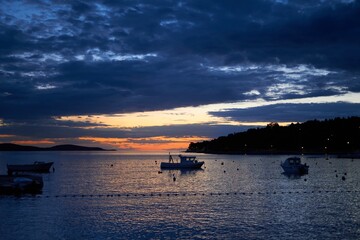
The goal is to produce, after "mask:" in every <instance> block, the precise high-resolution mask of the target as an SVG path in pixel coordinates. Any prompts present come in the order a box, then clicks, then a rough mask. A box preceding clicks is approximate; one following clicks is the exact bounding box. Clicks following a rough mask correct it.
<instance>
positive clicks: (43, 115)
mask: <svg viewBox="0 0 360 240" xmlns="http://www.w3.org/2000/svg"><path fill="white" fill-rule="evenodd" d="M359 26H360V3H359V2H358V1H350V0H349V1H345V0H338V1H335V0H333V1H330V0H329V1H320V0H319V1H308V2H306V3H304V1H280V0H278V1H275V0H274V1H271V0H252V1H230V0H225V1H208V0H199V1H157V0H153V1H139V0H138V1H105V0H104V1H100V0H99V1H67V2H64V1H55V2H51V3H49V2H46V1H22V2H13V1H3V2H2V4H1V6H0V119H5V121H9V122H11V121H13V122H17V123H20V122H22V121H24V120H30V119H36V121H38V120H39V119H43V120H44V121H45V120H46V119H51V117H52V116H61V115H78V114H109V113H127V112H134V111H148V110H161V109H170V108H174V107H181V106H196V105H202V104H209V103H219V102H233V101H239V100H247V99H254V98H263V99H267V100H271V99H286V98H299V97H310V96H330V95H334V94H339V93H344V92H347V91H353V92H359V90H360V81H359V77H358V75H359V74H358V73H359V70H358V66H359V64H360V45H359V42H360V31H359ZM293 107H294V106H293ZM296 107H299V108H300V109H301V106H296ZM331 107H333V114H334V116H339V115H342V114H343V112H342V111H343V108H341V107H342V106H340V105H336V104H334V105H332V106H331ZM264 108H266V107H264ZM244 111H245V110H244ZM247 111H248V112H247V113H248V114H249V115H253V116H254V119H255V118H256V116H257V115H259V116H262V115H263V114H260V113H259V112H258V111H257V109H255V110H252V109H249V110H247ZM230 113H231V114H234V118H237V116H238V115H237V114H238V112H227V113H226V114H227V116H229V117H231V116H230ZM250 113H251V114H250ZM306 113H307V114H309V115H307V116H305V115H304V116H303V117H302V116H298V117H299V118H301V119H302V118H305V119H308V118H312V116H313V114H312V113H311V112H306ZM254 119H253V120H254ZM258 120H259V119H257V120H256V121H258ZM296 120H297V121H299V120H298V119H296ZM49 124H50V123H49ZM51 124H54V123H51ZM24 131H25V130H24Z"/></svg>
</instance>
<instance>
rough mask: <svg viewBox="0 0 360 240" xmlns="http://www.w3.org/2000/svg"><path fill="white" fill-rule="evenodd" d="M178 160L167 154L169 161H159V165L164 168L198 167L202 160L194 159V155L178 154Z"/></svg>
mask: <svg viewBox="0 0 360 240" xmlns="http://www.w3.org/2000/svg"><path fill="white" fill-rule="evenodd" d="M178 157H179V159H180V161H174V159H173V157H172V156H171V155H170V154H169V162H161V164H160V167H161V168H165V169H200V168H201V166H202V165H203V164H204V162H203V161H201V162H200V161H198V160H196V156H183V155H181V154H180V155H178Z"/></svg>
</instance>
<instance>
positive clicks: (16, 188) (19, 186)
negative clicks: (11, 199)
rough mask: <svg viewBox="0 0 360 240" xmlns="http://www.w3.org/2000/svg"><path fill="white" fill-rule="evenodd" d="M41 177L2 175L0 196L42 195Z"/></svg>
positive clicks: (0, 178)
mask: <svg viewBox="0 0 360 240" xmlns="http://www.w3.org/2000/svg"><path fill="white" fill-rule="evenodd" d="M43 185H44V184H43V179H42V177H41V176H34V175H14V176H9V175H0V194H23V193H31V194H36V193H40V192H41V190H42V188H43Z"/></svg>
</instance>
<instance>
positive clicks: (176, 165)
mask: <svg viewBox="0 0 360 240" xmlns="http://www.w3.org/2000/svg"><path fill="white" fill-rule="evenodd" d="M203 164H204V162H196V163H168V162H162V163H161V164H160V167H161V168H163V169H200V168H201V167H202V165H203Z"/></svg>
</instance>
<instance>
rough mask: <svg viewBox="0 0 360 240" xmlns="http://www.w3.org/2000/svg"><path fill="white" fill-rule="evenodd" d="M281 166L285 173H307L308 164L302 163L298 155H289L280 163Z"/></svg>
mask: <svg viewBox="0 0 360 240" xmlns="http://www.w3.org/2000/svg"><path fill="white" fill-rule="evenodd" d="M281 167H282V168H283V169H284V172H285V173H287V174H307V173H308V172H309V166H308V165H306V163H304V164H302V163H301V159H300V158H299V157H289V158H287V159H286V160H285V161H284V162H282V163H281Z"/></svg>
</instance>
